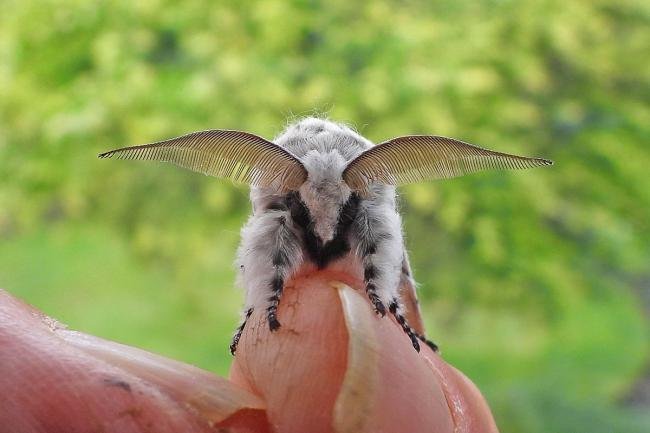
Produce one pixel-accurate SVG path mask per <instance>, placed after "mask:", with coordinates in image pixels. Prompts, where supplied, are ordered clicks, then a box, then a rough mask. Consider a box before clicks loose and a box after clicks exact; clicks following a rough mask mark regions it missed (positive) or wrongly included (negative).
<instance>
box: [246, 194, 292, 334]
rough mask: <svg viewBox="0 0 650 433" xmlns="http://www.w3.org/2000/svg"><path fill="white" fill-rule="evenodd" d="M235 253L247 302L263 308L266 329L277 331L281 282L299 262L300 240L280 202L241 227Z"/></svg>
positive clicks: (252, 305)
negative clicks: (237, 250) (238, 244)
mask: <svg viewBox="0 0 650 433" xmlns="http://www.w3.org/2000/svg"><path fill="white" fill-rule="evenodd" d="M238 256H239V261H240V269H241V273H240V281H241V283H242V284H243V286H244V288H245V289H246V305H249V306H251V307H254V308H258V307H259V308H263V309H264V310H265V311H266V318H267V321H268V324H269V329H270V330H271V331H276V330H278V329H279V328H280V321H279V320H278V315H277V312H278V306H279V304H280V298H281V297H282V291H283V288H284V283H285V281H286V280H287V278H289V277H290V276H291V275H292V274H293V272H294V271H295V269H297V267H298V266H299V265H300V264H301V263H302V247H301V245H300V240H299V238H298V236H297V234H296V231H295V228H294V227H293V221H292V220H291V215H290V213H289V212H288V209H287V208H286V207H284V206H283V205H282V203H278V204H276V205H274V206H273V207H272V208H269V209H266V210H264V211H262V212H261V213H259V214H256V215H253V216H252V217H251V219H250V220H249V221H248V223H247V224H246V226H245V227H244V229H243V230H242V243H241V245H240V248H239V253H238Z"/></svg>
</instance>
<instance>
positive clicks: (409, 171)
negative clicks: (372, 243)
mask: <svg viewBox="0 0 650 433" xmlns="http://www.w3.org/2000/svg"><path fill="white" fill-rule="evenodd" d="M552 164H553V161H550V160H548V159H543V158H529V157H525V156H517V155H510V154H507V153H502V152H495V151H492V150H488V149H483V148H481V147H478V146H474V145H471V144H469V143H465V142H462V141H460V140H455V139H453V138H447V137H440V136H433V135H409V136H405V137H398V138H394V139H392V140H388V141H386V142H383V143H381V144H378V145H377V146H374V147H372V148H370V149H368V150H366V151H364V152H363V153H361V154H360V155H359V156H357V157H356V158H354V159H353V160H352V161H350V163H349V164H348V165H347V166H346V167H345V169H344V170H343V175H342V177H343V180H344V181H345V182H346V183H347V184H348V186H349V187H350V188H351V189H352V190H353V191H358V192H359V193H361V194H362V195H365V194H367V193H368V191H369V189H370V186H371V185H372V184H373V183H380V184H386V185H404V184H409V183H415V182H420V181H425V180H431V179H447V178H452V177H458V176H463V175H465V174H469V173H473V172H476V171H481V170H486V169H521V168H531V167H538V166H544V165H552Z"/></svg>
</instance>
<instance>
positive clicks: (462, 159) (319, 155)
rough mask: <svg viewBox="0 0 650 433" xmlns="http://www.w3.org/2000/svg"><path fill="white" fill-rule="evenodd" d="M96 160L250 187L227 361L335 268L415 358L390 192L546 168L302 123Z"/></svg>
mask: <svg viewBox="0 0 650 433" xmlns="http://www.w3.org/2000/svg"><path fill="white" fill-rule="evenodd" d="M99 157H100V158H111V157H116V158H120V159H136V160H152V161H161V162H170V163H173V164H176V165H178V166H181V167H184V168H187V169H190V170H194V171H197V172H200V173H204V174H206V175H211V176H216V177H219V178H226V179H230V180H232V181H235V182H240V183H245V184H248V185H250V187H251V191H250V199H251V202H252V208H253V211H252V215H251V216H250V218H249V219H248V222H247V223H246V224H245V226H244V227H243V228H242V230H241V243H240V246H239V249H238V253H237V263H238V265H239V278H238V280H239V282H240V285H242V286H243V288H244V290H245V309H244V313H243V317H242V320H241V324H240V325H239V327H238V328H237V330H236V332H235V334H234V336H233V339H232V344H231V345H230V351H231V353H232V354H233V355H234V354H235V351H236V350H237V344H238V342H239V339H240V337H241V335H242V332H243V330H244V327H245V326H246V322H247V320H248V319H249V318H250V316H251V314H252V313H253V311H254V310H257V309H263V310H265V311H266V318H267V321H268V326H269V328H270V330H271V331H277V330H278V329H280V320H279V318H278V305H279V303H280V301H281V298H282V290H283V287H284V284H285V282H286V281H287V280H288V279H290V278H291V277H292V276H293V275H295V274H296V273H297V272H298V271H300V270H304V269H305V268H313V269H324V268H332V269H342V270H344V271H346V272H349V273H350V274H352V275H357V276H359V277H361V276H363V281H364V285H365V292H366V294H367V296H368V298H369V300H370V302H371V303H372V306H373V308H374V311H375V312H376V313H377V314H378V315H380V316H382V317H383V316H385V315H386V313H387V312H389V313H390V314H391V315H393V316H394V317H395V319H396V320H397V322H398V323H399V325H400V326H401V327H402V329H403V330H404V332H405V334H406V335H407V336H408V338H409V339H410V341H411V343H412V345H413V347H414V348H415V350H417V351H419V350H420V342H423V343H425V344H427V345H429V346H430V347H431V348H432V349H434V350H437V346H436V345H435V344H434V343H432V342H431V341H430V340H428V339H427V338H426V337H425V335H424V329H423V325H422V321H421V316H420V311H419V307H418V302H417V295H416V285H415V281H414V280H413V276H412V275H411V268H410V265H409V259H408V255H407V252H406V249H405V246H404V237H403V234H402V222H401V218H400V214H399V213H398V208H397V203H396V198H397V197H396V187H397V186H399V185H404V184H409V183H413V182H420V181H427V180H432V179H446V178H453V177H457V176H462V175H465V174H468V173H473V172H476V171H480V170H484V169H522V168H530V167H537V166H545V165H551V164H552V161H549V160H547V159H543V158H529V157H523V156H516V155H509V154H506V153H501V152H495V151H491V150H487V149H483V148H480V147H477V146H474V145H471V144H468V143H465V142H462V141H459V140H455V139H452V138H446V137H441V136H429V135H408V136H403V137H398V138H393V139H391V140H388V141H385V142H383V143H380V144H377V145H374V144H373V143H372V142H370V141H369V140H368V139H366V138H364V137H362V136H361V135H359V134H358V133H357V132H355V131H354V130H353V129H352V128H350V127H348V126H346V125H344V124H341V123H336V122H332V121H329V120H326V119H321V118H314V117H309V118H304V119H301V120H298V121H296V122H294V123H292V124H289V125H288V126H287V127H286V129H285V130H284V131H283V132H282V133H281V134H280V135H279V136H277V137H276V138H275V139H274V140H273V141H269V140H266V139H264V138H262V137H259V136H257V135H253V134H251V133H248V132H241V131H230V130H218V129H216V130H207V131H200V132H193V133H191V134H187V135H183V136H181V137H177V138H172V139H169V140H164V141H159V142H155V143H150V144H144V145H139V146H131V147H124V148H120V149H116V150H111V151H109V152H105V153H102V154H100V155H99Z"/></svg>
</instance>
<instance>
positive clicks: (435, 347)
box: [413, 332, 439, 352]
mask: <svg viewBox="0 0 650 433" xmlns="http://www.w3.org/2000/svg"><path fill="white" fill-rule="evenodd" d="M413 333H414V334H415V336H416V337H418V340H420V341H421V342H423V343H424V344H426V345H427V346H429V347H430V348H431V350H433V351H434V352H437V351H438V350H439V349H438V345H437V344H436V343H434V342H433V341H431V340H429V339H428V338H427V337H425V336H424V335H422V334H418V333H417V332H413Z"/></svg>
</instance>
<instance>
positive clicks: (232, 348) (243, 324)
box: [230, 308, 253, 355]
mask: <svg viewBox="0 0 650 433" xmlns="http://www.w3.org/2000/svg"><path fill="white" fill-rule="evenodd" d="M251 314H253V308H249V309H247V310H246V311H245V312H244V318H243V319H242V321H241V323H240V324H239V326H238V327H237V329H236V330H235V335H233V336H232V341H231V342H230V354H231V355H234V354H235V352H236V351H237V345H238V344H239V339H240V338H241V334H242V332H244V328H245V327H246V322H248V319H249V318H250V317H251Z"/></svg>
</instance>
